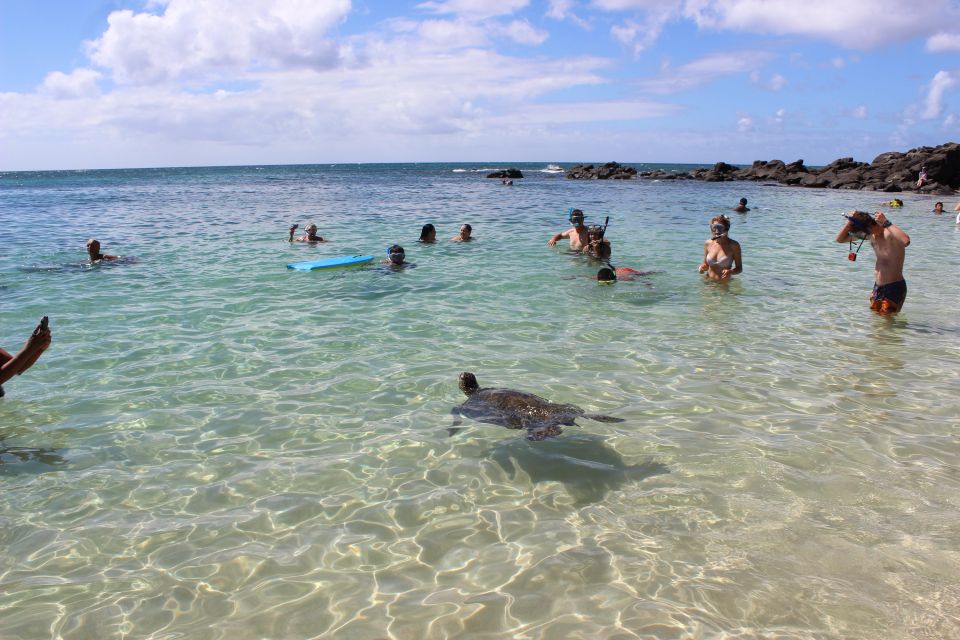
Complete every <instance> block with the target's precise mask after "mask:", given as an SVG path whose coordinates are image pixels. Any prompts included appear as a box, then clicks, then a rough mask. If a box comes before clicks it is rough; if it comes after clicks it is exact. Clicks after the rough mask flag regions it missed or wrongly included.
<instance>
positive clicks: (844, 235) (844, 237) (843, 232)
mask: <svg viewBox="0 0 960 640" xmlns="http://www.w3.org/2000/svg"><path fill="white" fill-rule="evenodd" d="M852 228H853V223H852V222H850V221H849V220H847V223H846V224H845V225H843V228H842V229H840V232H839V233H838V234H837V242H839V243H840V244H843V243H844V242H853V240H851V239H850V229H852Z"/></svg>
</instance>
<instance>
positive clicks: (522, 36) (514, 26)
mask: <svg viewBox="0 0 960 640" xmlns="http://www.w3.org/2000/svg"><path fill="white" fill-rule="evenodd" d="M499 31H500V33H502V34H503V35H505V36H506V37H508V38H510V39H511V40H513V41H514V42H518V43H520V44H529V45H538V44H543V43H544V42H546V40H547V38H549V37H550V34H549V33H547V32H546V31H543V30H542V29H536V28H534V27H533V25H531V24H530V23H529V22H527V21H526V20H512V21H511V22H510V23H509V24H507V25H505V26H503V27H502V28H500V30H499Z"/></svg>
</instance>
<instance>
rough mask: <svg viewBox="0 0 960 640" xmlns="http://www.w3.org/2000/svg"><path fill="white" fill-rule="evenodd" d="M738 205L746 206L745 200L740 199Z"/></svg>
mask: <svg viewBox="0 0 960 640" xmlns="http://www.w3.org/2000/svg"><path fill="white" fill-rule="evenodd" d="M740 204H742V205H744V206H746V204H747V199H746V198H740Z"/></svg>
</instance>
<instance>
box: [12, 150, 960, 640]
mask: <svg viewBox="0 0 960 640" xmlns="http://www.w3.org/2000/svg"><path fill="white" fill-rule="evenodd" d="M490 166H492V165H490ZM520 166H521V168H523V170H524V171H525V173H526V174H527V176H528V177H527V178H525V179H524V180H518V181H517V184H516V185H515V186H514V187H512V188H508V187H504V186H502V185H501V184H500V183H499V181H497V180H486V179H484V178H483V175H484V173H483V172H480V171H474V170H473V169H481V168H485V167H481V166H480V165H460V166H458V165H365V166H359V165H345V166H333V167H330V166H319V167H262V168H255V167H249V168H219V169H218V168H210V169H171V170H129V171H112V172H111V171H104V172H100V171H98V172H86V173H83V172H62V173H29V174H28V173H19V174H10V173H8V174H0V222H2V224H0V245H2V246H3V251H2V252H0V344H2V345H3V346H4V347H5V348H6V349H8V350H11V351H12V350H14V349H18V348H19V347H20V345H21V344H22V342H23V340H24V338H25V337H26V335H27V334H28V332H29V331H30V330H31V329H32V327H33V326H34V324H35V323H36V321H37V319H38V318H39V317H40V316H41V315H44V314H47V315H49V316H50V318H51V321H50V322H51V327H52V330H53V335H54V342H53V346H52V347H51V349H50V351H48V352H47V353H46V354H45V355H44V356H43V358H41V360H40V361H39V363H38V364H37V365H36V366H35V367H34V368H33V369H31V370H30V371H29V372H28V373H27V374H25V375H24V376H22V377H20V378H17V379H15V380H11V381H10V382H9V383H8V384H7V385H5V387H6V391H7V397H6V398H4V399H3V400H0V438H2V445H0V446H2V447H5V449H4V453H2V454H0V462H2V465H0V482H2V483H3V486H4V499H3V501H2V502H0V524H2V526H0V610H2V611H3V612H4V614H3V623H2V624H3V632H2V633H0V636H2V637H3V638H5V639H6V638H47V637H57V638H108V637H109V638H120V637H125V638H176V637H185V638H200V637H203V638H211V637H212V638H223V637H229V638H231V640H241V639H244V638H308V637H344V638H388V637H389V638H444V637H450V638H455V637H489V638H502V637H517V638H588V637H589V638H630V637H643V638H649V637H656V638H757V637H765V638H767V637H789V638H837V637H844V638H875V637H880V636H882V637H886V638H918V637H924V638H948V637H956V636H958V635H960V587H958V586H957V580H956V576H957V575H960V554H958V552H957V541H958V540H960V524H958V523H960V519H958V513H960V508H958V507H960V497H958V496H960V475H958V473H957V469H958V468H960V437H958V427H960V418H958V416H960V375H958V363H960V347H958V337H960V319H958V316H957V308H958V307H957V300H958V298H960V281H958V279H957V277H956V274H957V273H960V229H958V228H957V225H955V224H954V221H953V216H946V215H944V216H942V217H936V216H934V215H932V213H930V210H931V209H932V206H933V200H932V199H929V198H921V197H915V196H911V195H906V196H903V199H904V201H905V203H906V206H905V207H904V209H902V210H893V211H892V212H890V213H889V215H890V216H891V217H892V218H893V219H894V220H895V221H896V222H897V223H898V224H900V225H901V226H902V227H903V228H904V229H905V230H906V231H907V232H908V233H909V234H910V235H911V238H912V240H913V242H912V244H911V246H910V247H909V248H908V250H907V264H906V269H905V271H906V278H907V282H908V285H909V294H908V297H907V304H906V307H905V310H904V312H903V313H902V314H900V315H899V316H898V317H897V318H895V319H893V320H890V319H884V318H879V317H877V316H874V315H873V314H871V313H870V312H869V310H868V309H867V295H868V293H869V289H870V285H871V283H872V263H873V259H872V252H871V251H870V249H869V248H868V247H864V249H862V250H861V257H860V259H859V260H858V261H857V262H856V263H851V262H849V261H848V260H847V259H846V253H847V247H846V246H845V245H838V244H835V243H833V241H832V240H833V237H834V235H835V234H836V231H837V229H838V228H839V226H840V223H841V222H842V221H841V219H840V217H839V213H840V211H841V210H844V209H850V208H852V207H854V206H856V207H860V208H868V209H874V208H877V207H879V206H880V205H881V203H882V202H883V201H884V200H885V199H886V198H885V197H884V196H883V194H870V193H848V192H833V191H811V190H801V189H790V188H783V187H773V186H763V185H756V184H705V183H694V182H681V183H676V182H670V181H664V182H650V181H631V182H626V183H624V182H616V183H599V182H573V181H566V180H564V179H563V178H562V176H558V175H554V174H548V173H543V172H540V171H538V170H539V169H542V168H543V167H544V166H545V165H520ZM456 169H468V170H465V171H464V170H460V171H457V170H456ZM741 196H745V197H747V198H749V200H750V204H751V206H752V207H753V210H752V211H751V212H749V213H747V214H743V215H740V214H730V215H731V217H732V218H733V228H732V230H731V236H732V237H734V238H736V239H738V240H739V241H740V242H741V244H742V245H743V252H744V263H745V270H744V273H743V274H742V275H741V276H739V277H738V278H737V279H736V280H735V281H734V282H732V283H730V284H729V285H717V284H713V283H707V282H704V281H703V280H702V276H700V275H698V274H697V272H696V268H697V265H698V264H699V261H700V258H701V255H702V242H703V239H704V238H705V237H706V235H707V232H708V229H707V221H708V220H709V218H710V217H711V216H712V215H714V214H715V213H718V212H721V211H723V209H724V208H725V207H730V206H732V205H733V204H734V203H735V202H736V200H737V199H738V198H739V197H741ZM947 204H948V207H947V208H948V209H952V208H953V206H952V205H953V200H949V201H948V202H947ZM571 206H579V207H581V208H583V209H584V210H585V211H586V212H587V214H588V222H591V221H593V222H596V221H602V219H603V218H604V217H605V216H607V215H609V216H610V227H609V231H608V237H610V238H611V240H612V242H613V249H614V261H615V262H616V263H617V264H618V265H622V266H631V267H634V268H638V269H644V270H654V271H656V272H657V273H655V274H653V275H650V276H648V277H645V278H642V279H640V280H638V281H635V282H619V283H617V284H616V285H614V286H599V285H597V284H596V283H595V282H593V281H592V280H591V277H592V275H593V274H594V273H595V271H596V268H597V267H596V266H595V265H589V264H587V263H586V262H585V261H584V260H583V259H582V258H580V257H576V256H571V255H568V254H566V253H565V252H564V251H562V250H557V249H551V248H548V247H547V246H546V244H545V242H546V240H547V238H549V236H550V235H551V234H552V233H553V232H555V231H558V230H561V229H563V228H565V218H566V212H567V209H568V208H569V207H571ZM311 220H312V221H316V222H317V223H318V224H319V226H320V233H321V235H325V236H328V237H329V238H331V239H332V242H330V243H328V244H324V245H320V246H315V247H311V246H303V245H299V244H298V245H295V246H291V245H288V244H287V243H286V242H285V241H284V239H285V235H286V228H287V226H289V224H291V223H293V222H298V223H300V224H301V226H302V225H304V224H305V223H307V222H309V221H311ZM424 222H432V223H434V224H435V225H437V227H438V237H439V238H440V242H438V243H437V244H436V245H432V246H424V245H418V244H417V243H416V242H415V240H416V238H417V237H418V235H419V230H420V226H421V225H422V224H423V223H424ZM463 222H470V223H471V224H472V225H473V228H474V235H475V237H476V241H475V242H473V243H471V244H468V245H460V244H454V243H450V242H448V241H447V239H448V238H450V237H451V236H453V235H454V234H455V233H456V231H457V229H458V227H459V225H460V224H461V223H463ZM91 236H96V237H98V238H100V239H101V241H102V242H103V249H104V251H106V252H114V253H120V254H122V255H125V256H136V258H137V260H136V261H135V262H132V263H130V264H121V265H109V266H108V265H104V266H99V267H95V268H83V267H82V266H80V264H81V263H82V262H83V260H84V257H85V254H84V251H83V244H84V241H85V240H86V238H87V237H91ZM394 242H399V243H400V244H403V245H404V246H405V247H406V249H407V257H408V260H409V261H410V262H413V263H415V264H416V267H415V268H413V269H408V270H406V271H404V272H401V273H393V272H389V271H384V270H382V269H377V268H367V269H350V270H341V271H336V272H311V273H298V272H293V271H290V270H287V269H286V268H285V264H286V263H287V262H293V261H299V260H306V259H313V258H320V257H328V256H335V255H343V254H353V253H372V254H374V255H376V256H377V257H378V259H379V258H380V257H381V256H382V255H383V253H384V250H385V248H386V247H387V246H388V245H390V244H392V243H394ZM463 370H471V371H474V372H476V374H477V377H478V378H479V380H480V383H481V385H484V386H507V387H513V388H518V389H523V390H526V391H530V392H534V393H537V394H540V395H542V396H545V397H547V398H549V399H552V400H555V401H566V402H572V403H575V404H578V405H580V406H582V407H584V408H585V409H586V410H588V411H590V412H596V413H605V414H612V415H615V416H618V417H621V418H623V419H624V420H625V421H624V422H623V423H618V424H608V423H599V422H594V421H591V420H587V419H581V420H580V421H579V426H577V427H568V428H566V430H565V433H564V434H563V436H561V437H560V438H557V439H554V440H549V441H545V442H540V443H531V442H527V441H526V440H524V439H523V438H522V437H521V436H520V435H519V432H517V431H509V430H506V429H503V428H501V427H497V426H494V425H484V424H479V423H473V422H469V421H468V422H467V425H466V426H467V427H468V429H466V430H465V431H463V432H462V433H459V434H457V435H455V436H453V437H450V436H449V435H448V433H447V430H446V429H447V427H448V426H449V425H450V424H451V416H450V409H451V407H453V406H454V405H456V404H458V403H460V402H461V401H462V400H463V396H462V394H461V393H460V392H459V390H458V389H457V384H456V380H457V375H458V374H459V373H460V372H461V371H463Z"/></svg>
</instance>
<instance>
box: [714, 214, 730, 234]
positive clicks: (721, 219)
mask: <svg viewBox="0 0 960 640" xmlns="http://www.w3.org/2000/svg"><path fill="white" fill-rule="evenodd" d="M710 224H711V225H714V224H722V225H723V228H724V229H726V230H727V231H730V218H728V217H727V216H724V215H719V216H713V217H712V218H710Z"/></svg>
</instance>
